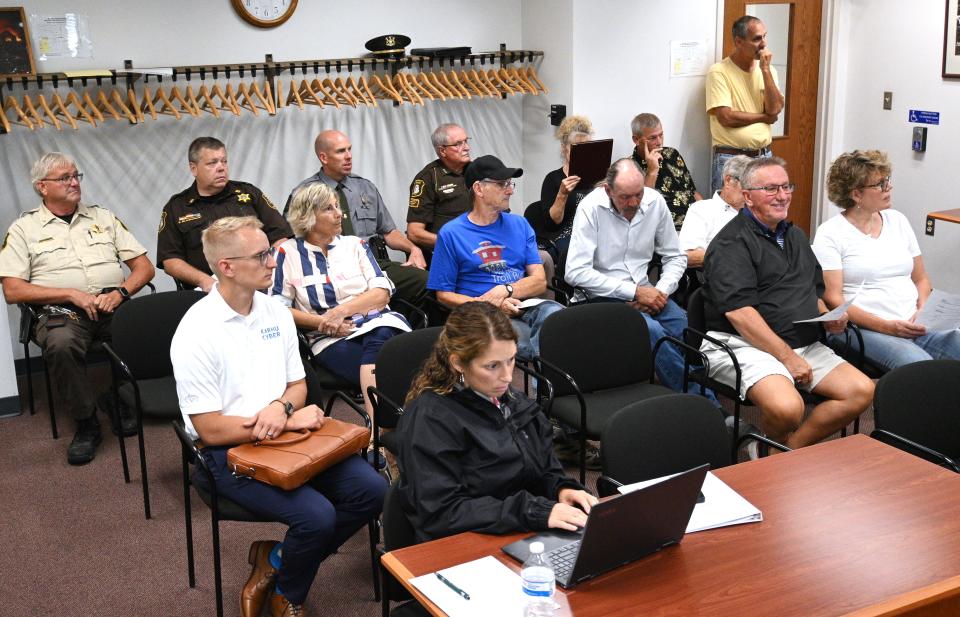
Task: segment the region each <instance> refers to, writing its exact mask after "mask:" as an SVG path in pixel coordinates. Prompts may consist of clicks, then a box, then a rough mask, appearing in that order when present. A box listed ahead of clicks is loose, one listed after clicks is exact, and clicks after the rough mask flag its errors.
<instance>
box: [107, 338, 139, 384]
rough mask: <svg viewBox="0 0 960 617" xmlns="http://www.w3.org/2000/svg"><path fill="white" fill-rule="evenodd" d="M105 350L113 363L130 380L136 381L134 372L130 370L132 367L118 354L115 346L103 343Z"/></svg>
mask: <svg viewBox="0 0 960 617" xmlns="http://www.w3.org/2000/svg"><path fill="white" fill-rule="evenodd" d="M103 350H104V351H105V352H107V355H108V356H109V357H110V361H111V362H112V363H113V366H114V368H115V369H117V370H119V371H120V372H121V373H122V374H123V376H124V377H125V378H126V379H128V380H129V381H135V380H134V378H133V373H132V372H131V371H130V367H129V366H127V363H126V362H124V361H123V360H122V359H121V358H120V356H118V355H117V352H115V351H114V350H113V347H111V346H110V343H106V342H105V343H103Z"/></svg>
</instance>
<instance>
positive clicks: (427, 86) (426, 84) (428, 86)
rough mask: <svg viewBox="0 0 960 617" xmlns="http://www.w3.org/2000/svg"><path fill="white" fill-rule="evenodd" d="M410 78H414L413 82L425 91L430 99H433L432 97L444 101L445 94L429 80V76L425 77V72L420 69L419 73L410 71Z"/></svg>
mask: <svg viewBox="0 0 960 617" xmlns="http://www.w3.org/2000/svg"><path fill="white" fill-rule="evenodd" d="M410 79H412V80H414V83H416V85H417V86H418V87H419V88H420V89H421V90H422V91H424V92H426V93H427V96H430V95H432V96H430V100H433V99H434V97H437V98H439V99H440V100H441V101H446V100H447V98H448V97H447V96H446V95H444V93H443V92H441V91H440V90H439V89H438V88H437V87H436V86H434V85H433V84H432V83H431V82H430V78H429V77H427V74H426V72H424V71H420V72H419V73H411V74H410Z"/></svg>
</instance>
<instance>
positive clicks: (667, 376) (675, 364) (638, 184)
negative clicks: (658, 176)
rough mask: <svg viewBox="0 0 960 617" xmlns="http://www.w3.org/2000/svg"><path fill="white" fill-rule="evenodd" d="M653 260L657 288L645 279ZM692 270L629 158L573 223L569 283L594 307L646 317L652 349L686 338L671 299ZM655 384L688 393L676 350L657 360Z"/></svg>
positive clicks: (657, 199)
mask: <svg viewBox="0 0 960 617" xmlns="http://www.w3.org/2000/svg"><path fill="white" fill-rule="evenodd" d="M654 253H656V254H657V255H660V258H661V263H662V268H661V271H660V277H659V280H658V281H657V283H656V285H653V284H651V282H650V279H649V278H648V277H647V269H648V267H649V265H650V260H651V259H652V258H653V255H654ZM686 267H687V256H686V255H685V254H684V253H683V251H681V250H680V245H679V242H678V240H677V232H676V230H675V229H674V227H673V219H672V218H671V217H670V211H669V210H668V209H667V204H666V202H665V201H664V199H663V197H662V196H661V195H660V193H658V192H657V191H656V190H654V189H652V188H644V175H643V172H641V171H640V168H639V167H637V164H636V162H635V161H633V160H632V159H630V158H624V159H620V160H619V161H617V162H615V163H614V164H613V165H611V167H610V171H608V172H607V179H606V183H605V185H604V186H601V187H598V188H596V189H594V190H593V191H592V192H591V193H590V194H588V195H587V196H586V197H584V198H583V200H582V201H581V202H580V204H579V206H578V207H577V214H576V216H575V217H574V219H573V234H572V236H571V240H570V249H569V252H568V253H567V263H566V275H565V278H566V280H567V282H568V283H570V284H571V285H573V286H575V287H579V288H582V289H584V290H586V292H587V296H588V298H589V299H590V301H591V302H626V303H627V304H629V305H630V306H632V307H634V308H636V309H637V310H638V311H641V312H642V313H643V316H644V318H645V319H646V321H647V327H648V328H649V330H650V346H651V348H652V347H653V345H654V344H655V343H656V341H657V340H659V339H660V338H661V337H663V336H665V335H670V336H675V337H677V338H681V337H682V335H683V329H684V328H685V327H686V326H687V314H686V313H685V312H684V311H683V309H681V308H680V307H679V306H677V305H676V303H674V302H673V301H672V300H670V298H669V296H670V294H672V293H673V292H674V291H676V289H677V283H678V281H679V280H680V277H681V276H682V275H683V271H684V270H685V269H686ZM655 367H656V371H657V376H658V377H659V378H660V381H661V383H663V384H664V385H666V386H668V387H670V388H672V389H674V390H677V391H681V390H682V389H683V370H684V366H683V357H682V356H681V354H680V352H679V351H678V350H677V349H676V348H675V347H673V346H671V345H665V346H664V347H663V348H662V349H661V350H660V352H659V353H658V354H657V359H656V363H655Z"/></svg>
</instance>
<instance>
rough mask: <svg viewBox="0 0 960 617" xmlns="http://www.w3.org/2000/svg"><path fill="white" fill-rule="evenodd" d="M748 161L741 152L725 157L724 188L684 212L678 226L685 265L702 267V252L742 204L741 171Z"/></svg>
mask: <svg viewBox="0 0 960 617" xmlns="http://www.w3.org/2000/svg"><path fill="white" fill-rule="evenodd" d="M749 162H750V158H749V157H746V156H743V155H742V154H738V155H737V156H735V157H733V158H731V159H727V162H726V164H724V166H723V188H722V189H720V190H719V191H717V192H716V193H714V194H713V197H712V198H710V199H704V200H702V201H698V202H697V203H695V204H693V205H692V206H690V210H688V211H687V217H686V218H685V219H684V220H683V227H682V228H681V229H680V250H681V251H685V252H686V253H687V267H688V268H699V267H701V266H703V255H704V253H706V251H707V247H708V246H709V245H710V241H711V240H713V237H714V236H716V235H717V234H718V233H720V230H721V229H723V226H724V225H726V224H727V223H729V222H730V219H732V218H733V217H735V216H737V212H740V208H742V207H743V189H742V188H741V186H740V174H742V173H743V168H744V167H745V166H746V165H747V163H749Z"/></svg>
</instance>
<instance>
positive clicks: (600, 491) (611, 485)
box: [597, 475, 623, 498]
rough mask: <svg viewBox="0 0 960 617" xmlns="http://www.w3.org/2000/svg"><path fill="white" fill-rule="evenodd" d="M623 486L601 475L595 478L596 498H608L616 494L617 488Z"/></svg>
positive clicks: (621, 483)
mask: <svg viewBox="0 0 960 617" xmlns="http://www.w3.org/2000/svg"><path fill="white" fill-rule="evenodd" d="M621 486H623V482H619V481H617V480H614V479H613V478H611V477H610V476H604V475H601V476H600V477H599V478H597V497H601V498H602V497H609V496H610V495H615V494H616V493H617V488H619V487H621Z"/></svg>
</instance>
